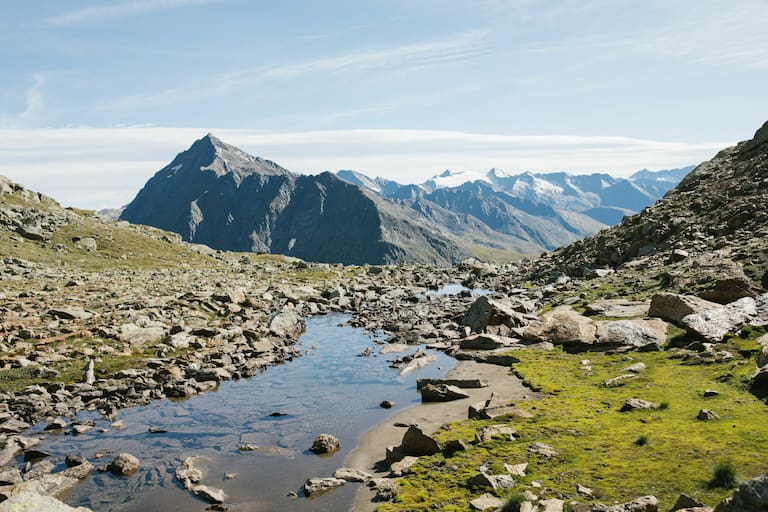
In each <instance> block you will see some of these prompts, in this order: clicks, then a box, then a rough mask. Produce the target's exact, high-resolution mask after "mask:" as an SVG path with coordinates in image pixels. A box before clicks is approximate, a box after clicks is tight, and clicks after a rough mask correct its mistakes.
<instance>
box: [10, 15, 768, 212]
mask: <svg viewBox="0 0 768 512" xmlns="http://www.w3.org/2000/svg"><path fill="white" fill-rule="evenodd" d="M765 27H768V0H645V1H643V2H638V1H636V0H472V1H468V0H463V1H454V0H365V1H360V0H354V1H346V0H324V1H322V2H320V1H316V0H307V1H299V0H296V1H292V0H285V1H282V2H267V1H253V0H134V1H126V0H100V1H96V0H87V1H86V0H82V1H81V0H29V1H25V2H2V4H1V5H0V66H2V67H1V69H2V77H3V79H2V80H0V174H3V175H5V176H8V177H10V178H11V179H13V180H14V181H17V182H19V183H21V184H23V185H25V186H27V187H29V188H32V189H33V190H37V191H40V192H43V193H45V194H47V195H50V196H52V197H54V198H55V199H57V200H59V201H60V202H61V203H62V204H65V205H67V206H78V207H83V208H95V209H99V208H106V207H117V206H120V205H123V204H125V203H127V202H129V201H130V200H131V199H132V198H133V197H134V196H135V194H136V193H137V192H138V190H139V189H140V188H141V187H142V185H143V184H144V183H145V182H146V180H147V179H148V178H149V177H151V176H152V175H153V174H154V173H155V172H156V171H158V170H159V169H160V168H162V167H163V166H165V165H166V164H167V163H168V162H170V161H171V160H172V159H173V157H174V156H175V155H176V154H177V153H179V152H181V151H183V150H185V149H186V148H188V147H189V146H190V145H191V144H192V142H193V141H194V140H196V139H198V138H200V137H202V136H203V135H205V134H206V133H208V132H211V133H213V134H214V135H216V136H218V137H219V138H220V139H222V140H224V141H225V142H228V143H230V144H234V145H237V146H239V147H241V148H242V149H244V150H246V151H248V152H249V153H251V154H254V155H257V156H261V157H264V158H268V159H270V160H274V161H276V162H278V163H279V164H281V165H282V166H284V167H287V168H288V169H291V170H293V171H296V172H302V173H317V172H322V171H326V170H331V171H335V170H338V169H354V170H357V171H360V172H363V173H365V174H368V175H371V176H377V175H378V176H383V177H386V178H389V179H395V180H398V181H400V182H403V183H414V182H420V181H423V180H425V179H427V178H429V177H430V176H433V175H435V174H438V173H440V172H441V171H442V170H444V169H456V170H467V171H485V170H487V169H490V168H492V167H496V168H501V169H504V170H505V171H507V172H523V171H534V172H550V171H562V170H565V171H569V172H574V173H585V172H608V173H611V174H614V175H616V176H626V175H628V174H630V173H631V172H633V171H635V170H638V169H642V168H649V169H666V168H674V167H681V166H684V165H688V164H696V163H699V162H701V161H704V160H707V159H709V158H711V157H712V156H713V155H714V154H715V153H716V152H717V151H718V150H720V149H722V148H724V147H726V146H728V145H731V144H733V143H735V142H737V141H739V140H745V139H748V138H750V137H751V136H752V135H753V133H754V132H755V130H756V129H757V128H759V127H760V126H761V125H762V124H763V122H765V121H766V119H768V86H767V85H768V30H766V28H765Z"/></svg>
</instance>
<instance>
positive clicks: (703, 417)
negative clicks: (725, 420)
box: [696, 409, 720, 421]
mask: <svg viewBox="0 0 768 512" xmlns="http://www.w3.org/2000/svg"><path fill="white" fill-rule="evenodd" d="M696 419H697V420H700V421H712V420H719V419H720V416H718V415H717V414H715V413H714V412H712V411H710V410H709V409H702V410H700V411H699V414H697V415H696Z"/></svg>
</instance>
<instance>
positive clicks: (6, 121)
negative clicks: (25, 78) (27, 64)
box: [0, 73, 46, 127]
mask: <svg viewBox="0 0 768 512" xmlns="http://www.w3.org/2000/svg"><path fill="white" fill-rule="evenodd" d="M45 83H46V77H45V75H43V74H42V73H34V74H33V75H32V84H30V85H29V87H27V89H26V91H25V92H24V110H22V111H21V112H18V113H17V114H15V115H8V114H5V115H0V127H18V126H29V125H30V124H32V123H34V122H36V121H38V120H39V119H40V118H42V117H43V114H44V113H45V94H44V90H43V88H44V86H45Z"/></svg>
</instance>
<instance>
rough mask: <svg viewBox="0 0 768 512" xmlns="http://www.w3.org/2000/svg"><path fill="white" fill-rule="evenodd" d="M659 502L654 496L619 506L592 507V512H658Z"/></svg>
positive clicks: (599, 505) (598, 505)
mask: <svg viewBox="0 0 768 512" xmlns="http://www.w3.org/2000/svg"><path fill="white" fill-rule="evenodd" d="M658 510H659V500H658V499H656V497H655V496H641V497H640V498H636V499H634V500H632V501H630V502H628V503H622V504H620V505H610V506H609V505H601V504H597V505H595V506H593V507H592V512H658Z"/></svg>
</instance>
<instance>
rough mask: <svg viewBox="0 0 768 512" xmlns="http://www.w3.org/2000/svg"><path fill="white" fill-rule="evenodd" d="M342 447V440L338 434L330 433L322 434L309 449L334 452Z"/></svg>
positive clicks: (319, 452) (315, 451) (318, 452)
mask: <svg viewBox="0 0 768 512" xmlns="http://www.w3.org/2000/svg"><path fill="white" fill-rule="evenodd" d="M339 448H341V441H339V438H338V437H336V436H332V435H330V434H320V435H319V436H317V437H316V438H315V440H314V441H313V442H312V447H311V448H310V449H309V450H310V451H311V452H313V453H317V454H322V453H333V452H335V451H336V450H338V449H339Z"/></svg>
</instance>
